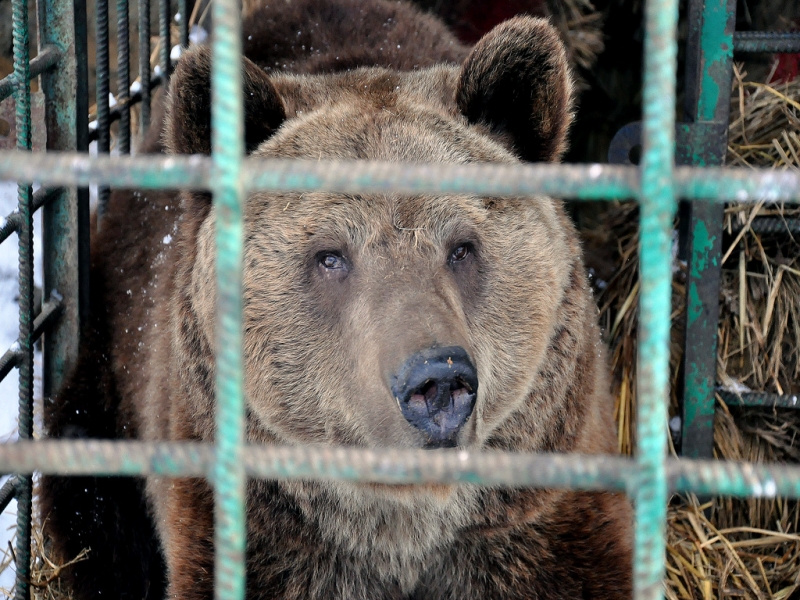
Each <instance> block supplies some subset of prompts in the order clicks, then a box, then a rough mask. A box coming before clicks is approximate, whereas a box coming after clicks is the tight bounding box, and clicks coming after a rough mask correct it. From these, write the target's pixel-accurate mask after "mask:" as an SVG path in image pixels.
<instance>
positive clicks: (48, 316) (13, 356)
mask: <svg viewBox="0 0 800 600" xmlns="http://www.w3.org/2000/svg"><path fill="white" fill-rule="evenodd" d="M63 308H64V305H63V304H62V303H61V301H60V300H56V299H53V300H48V301H47V302H45V303H44V304H43V305H42V312H40V313H39V316H37V317H36V319H35V320H34V321H33V332H32V334H31V338H32V341H34V342H35V341H36V340H38V339H39V338H40V337H41V335H42V334H43V333H44V332H45V331H46V330H47V329H48V328H49V327H50V325H52V323H53V322H54V321H55V320H56V319H57V318H58V316H59V315H60V314H61V310H62V309H63ZM18 360H19V344H18V343H17V342H14V343H13V344H12V345H11V348H9V349H8V350H6V353H5V354H3V356H2V357H0V381H3V379H5V378H6V375H8V374H9V373H10V372H11V369H13V368H14V367H16V366H17V361H18Z"/></svg>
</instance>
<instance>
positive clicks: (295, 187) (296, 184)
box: [0, 151, 800, 202]
mask: <svg viewBox="0 0 800 600" xmlns="http://www.w3.org/2000/svg"><path fill="white" fill-rule="evenodd" d="M242 169H243V173H242V180H243V185H244V187H245V189H246V190H248V191H250V192H253V191H295V192H297V191H301V192H310V191H326V192H340V193H354V194H357V193H369V192H374V193H379V192H388V191H395V192H397V193H402V194H436V193H444V192H446V193H453V194H456V193H462V194H467V193H474V194H484V195H488V196H492V195H494V196H530V197H535V196H537V195H551V196H557V197H559V198H568V199H575V200H597V199H605V198H636V197H638V195H639V173H638V171H637V169H636V168H635V167H630V166H617V165H599V164H595V165H559V164H517V165H497V164H473V165H423V164H418V163H406V164H403V163H381V162H372V161H302V160H293V161H290V160H281V159H262V158H249V157H248V158H246V159H245V160H244V164H243V166H242ZM25 178H29V179H33V180H34V181H37V182H39V183H42V184H47V185H89V184H94V183H97V184H105V185H112V186H117V187H121V188H133V187H135V188H143V189H173V190H176V189H191V190H210V189H211V182H212V180H213V175H212V161H211V159H209V158H208V157H203V156H197V155H195V156H170V157H157V156H146V155H145V156H130V157H124V158H109V157H106V156H96V157H87V156H85V155H82V154H74V153H66V152H65V153H48V154H47V155H42V154H33V155H24V156H23V155H19V154H18V153H15V152H13V151H11V152H0V179H10V180H16V179H25ZM674 182H675V194H676V196H677V197H678V198H684V199H690V200H694V199H698V200H703V201H707V202H754V201H757V200H764V201H766V202H797V201H798V199H800V173H796V172H794V171H773V170H767V169H761V170H753V169H744V168H721V167H706V168H699V167H677V168H676V169H675V172H674Z"/></svg>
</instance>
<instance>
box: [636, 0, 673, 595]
mask: <svg viewBox="0 0 800 600" xmlns="http://www.w3.org/2000/svg"><path fill="white" fill-rule="evenodd" d="M677 22H678V2H677V0H648V1H647V3H646V4H645V43H644V50H645V54H644V94H643V95H644V106H643V117H644V118H643V130H642V132H643V139H642V166H641V173H642V189H641V198H640V201H641V233H640V263H639V264H640V265H641V266H640V274H639V277H640V281H641V295H640V305H639V311H640V313H639V350H638V356H637V360H638V368H637V381H636V384H637V388H638V398H639V407H638V413H637V430H636V460H637V462H638V464H639V469H640V473H641V480H640V482H639V485H638V486H637V487H636V489H635V490H633V495H634V500H635V504H636V533H635V546H634V592H635V597H636V598H637V599H638V600H656V599H659V598H662V597H663V588H662V578H663V575H664V553H665V528H666V517H667V478H666V466H665V458H666V450H667V444H666V423H667V405H668V397H669V396H668V390H669V329H670V299H671V294H670V287H671V278H672V270H671V264H670V242H671V238H672V235H671V234H672V218H673V214H674V212H675V190H674V182H673V173H674V156H675V75H676V71H677V69H676V57H677V44H676V28H677Z"/></svg>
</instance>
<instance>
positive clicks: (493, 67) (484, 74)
mask: <svg viewBox="0 0 800 600" xmlns="http://www.w3.org/2000/svg"><path fill="white" fill-rule="evenodd" d="M572 101H573V100H572V76H571V74H570V70H569V66H568V63H567V55H566V52H565V50H564V44H563V43H562V42H561V38H560V37H559V35H558V32H557V31H556V29H555V28H554V27H553V26H552V25H550V23H549V22H548V21H547V20H545V19H535V18H532V17H515V18H513V19H510V20H508V21H506V22H504V23H501V24H500V25H498V26H497V27H495V28H494V29H492V30H491V31H490V32H489V33H487V34H486V35H485V36H483V37H482V38H481V39H480V40H479V41H478V43H477V44H476V45H475V48H473V50H472V52H470V54H469V56H468V57H467V60H466V61H465V62H464V65H463V67H462V68H461V75H460V78H459V81H458V88H457V90H456V103H457V105H458V108H459V109H460V110H461V113H462V114H463V115H464V116H465V117H467V119H468V120H469V122H470V123H474V124H480V125H483V126H485V127H487V128H488V129H489V131H490V132H491V133H493V134H494V135H496V136H498V137H499V138H500V139H501V140H503V141H504V142H505V143H506V144H507V145H508V146H510V150H512V151H513V152H514V153H516V154H517V155H518V156H519V157H520V158H522V159H523V160H527V161H531V162H537V161H545V162H550V161H557V160H559V159H560V158H561V155H562V154H563V153H564V151H565V150H566V146H567V141H566V140H567V130H568V129H569V126H570V123H571V122H572Z"/></svg>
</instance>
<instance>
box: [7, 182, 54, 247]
mask: <svg viewBox="0 0 800 600" xmlns="http://www.w3.org/2000/svg"><path fill="white" fill-rule="evenodd" d="M57 191H58V188H47V189H45V188H39V189H38V190H36V192H34V194H33V199H32V200H31V210H32V211H33V212H36V211H37V210H39V209H40V208H41V207H42V206H44V205H45V204H47V202H49V201H50V200H52V199H53V198H55V194H56V192H57ZM19 219H20V216H19V213H18V212H17V211H14V212H12V213H11V214H9V215H8V216H7V217H5V218H4V219H3V218H0V244H2V243H3V242H4V241H5V240H6V239H7V238H8V236H10V235H11V234H12V233H16V231H17V229H18V228H19Z"/></svg>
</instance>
